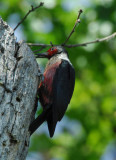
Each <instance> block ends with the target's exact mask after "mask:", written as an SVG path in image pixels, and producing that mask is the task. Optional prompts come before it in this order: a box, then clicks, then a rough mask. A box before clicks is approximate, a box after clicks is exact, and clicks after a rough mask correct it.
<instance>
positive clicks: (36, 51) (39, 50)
mask: <svg viewBox="0 0 116 160" xmlns="http://www.w3.org/2000/svg"><path fill="white" fill-rule="evenodd" d="M44 48H45V47H44V46H42V47H41V48H40V49H37V50H35V51H33V53H35V52H39V51H42V50H43V49H44Z"/></svg>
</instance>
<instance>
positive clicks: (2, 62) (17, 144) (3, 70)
mask: <svg viewBox="0 0 116 160" xmlns="http://www.w3.org/2000/svg"><path fill="white" fill-rule="evenodd" d="M12 33H13V30H12V29H11V28H10V27H9V26H8V25H7V23H6V22H4V21H3V20H2V19H1V18H0V160H25V158H26V155H27V152H28V146H29V138H30V136H29V132H28V128H29V124H30V122H31V121H32V119H33V117H34V104H35V99H36V92H37V86H38V83H39V78H38V72H39V69H38V65H37V62H36V59H35V57H34V55H33V54H32V51H31V50H30V48H29V47H28V46H27V45H26V44H25V43H23V42H22V43H20V44H19V43H16V38H15V37H14V34H12Z"/></svg>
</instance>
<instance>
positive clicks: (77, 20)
mask: <svg viewBox="0 0 116 160" xmlns="http://www.w3.org/2000/svg"><path fill="white" fill-rule="evenodd" d="M82 12H83V11H82V9H80V10H79V14H78V16H77V19H76V22H75V25H74V27H73V29H72V31H71V32H70V34H69V36H68V37H67V39H66V40H65V42H64V43H63V44H62V46H64V45H65V44H66V43H67V42H68V40H69V38H70V37H71V35H72V34H73V32H75V28H76V26H77V24H79V23H80V19H79V18H80V15H81V13H82Z"/></svg>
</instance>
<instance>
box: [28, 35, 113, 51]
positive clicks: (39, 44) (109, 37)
mask: <svg viewBox="0 0 116 160" xmlns="http://www.w3.org/2000/svg"><path fill="white" fill-rule="evenodd" d="M114 37H116V32H115V33H113V34H111V35H110V36H107V37H104V38H101V39H97V40H94V41H90V42H85V43H80V44H68V45H67V44H64V45H63V46H64V47H67V48H73V47H80V46H87V45H88V44H92V43H98V42H103V41H107V40H110V39H112V38H114ZM27 45H28V46H42V47H49V46H51V44H41V43H27ZM54 46H60V44H56V45H54Z"/></svg>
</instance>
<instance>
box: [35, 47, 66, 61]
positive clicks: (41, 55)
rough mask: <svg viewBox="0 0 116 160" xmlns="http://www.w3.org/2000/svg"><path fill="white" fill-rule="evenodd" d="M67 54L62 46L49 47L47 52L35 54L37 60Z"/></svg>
mask: <svg viewBox="0 0 116 160" xmlns="http://www.w3.org/2000/svg"><path fill="white" fill-rule="evenodd" d="M61 53H67V52H66V50H65V49H64V48H63V47H62V46H54V47H51V48H50V49H49V50H48V51H47V52H44V53H39V54H37V57H38V58H48V59H50V58H51V57H53V56H55V55H56V54H61Z"/></svg>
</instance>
